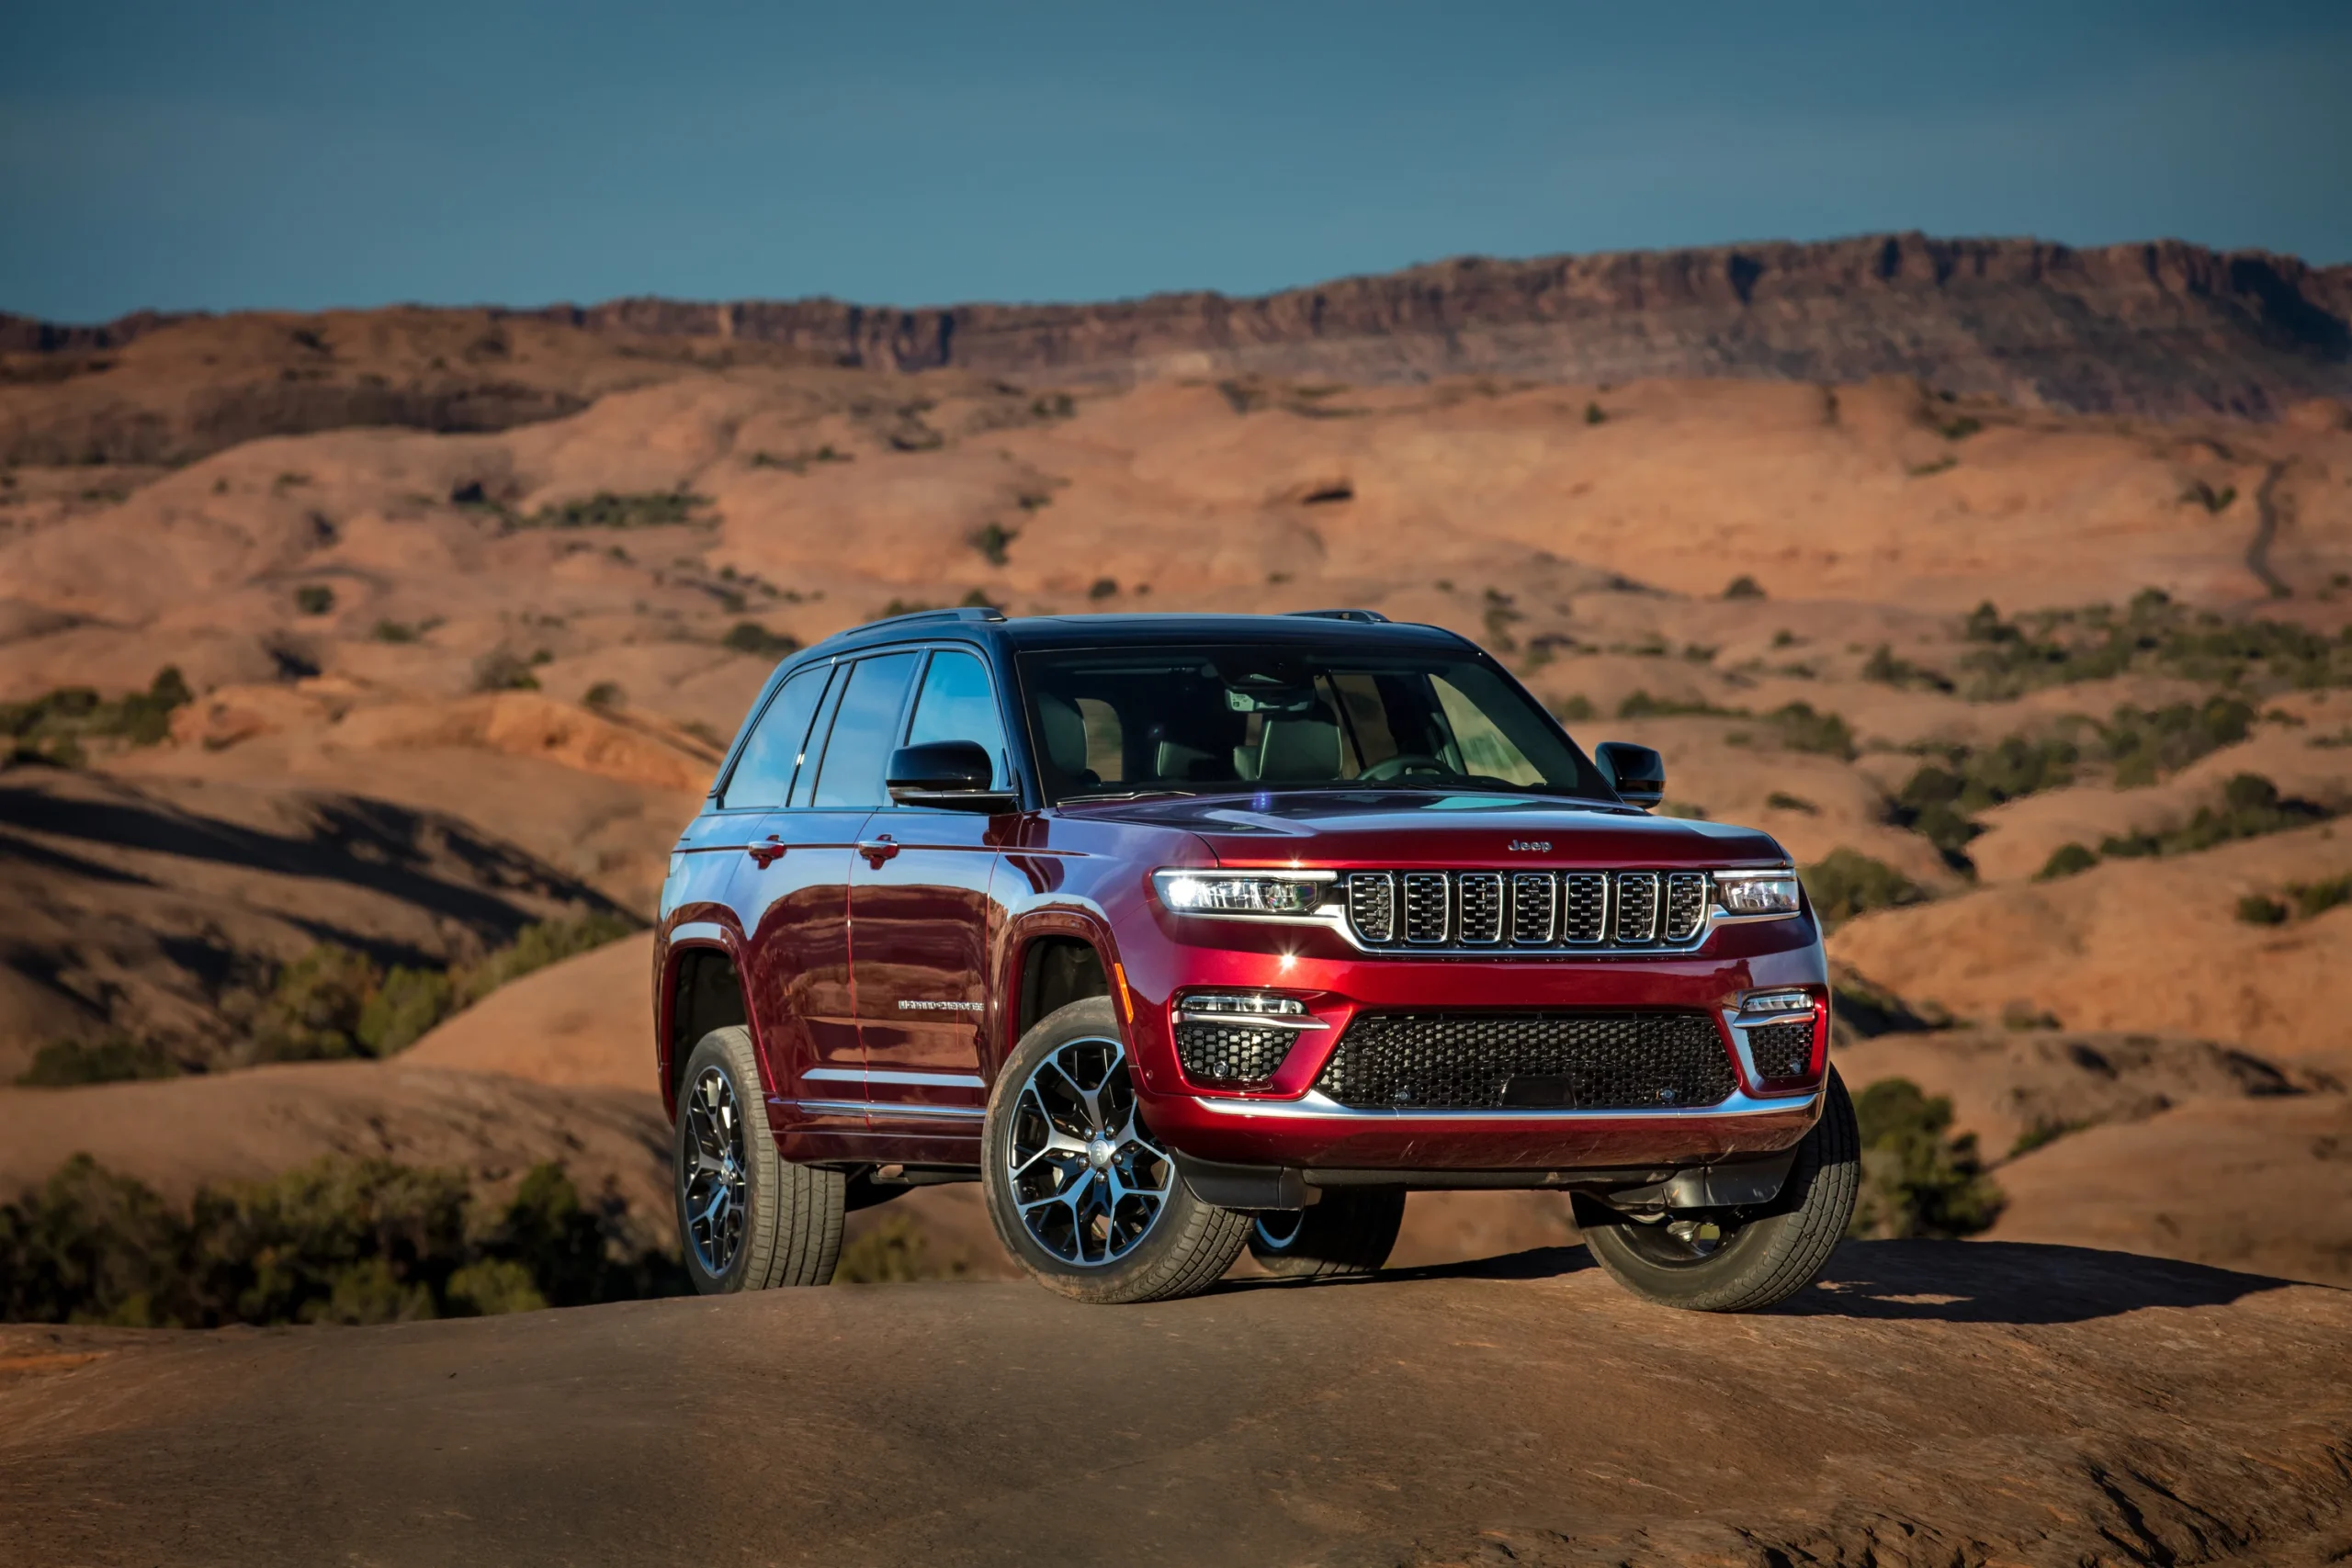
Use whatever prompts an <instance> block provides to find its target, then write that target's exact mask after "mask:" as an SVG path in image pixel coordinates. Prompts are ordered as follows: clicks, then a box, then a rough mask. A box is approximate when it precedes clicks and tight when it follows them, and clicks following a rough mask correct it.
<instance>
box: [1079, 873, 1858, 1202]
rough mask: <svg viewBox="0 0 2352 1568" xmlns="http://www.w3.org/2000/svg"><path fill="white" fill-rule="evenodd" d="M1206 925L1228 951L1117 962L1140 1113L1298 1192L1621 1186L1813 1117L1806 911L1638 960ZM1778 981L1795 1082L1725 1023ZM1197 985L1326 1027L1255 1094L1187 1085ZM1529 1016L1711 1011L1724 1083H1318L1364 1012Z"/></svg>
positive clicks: (1309, 1034) (1814, 951)
mask: <svg viewBox="0 0 2352 1568" xmlns="http://www.w3.org/2000/svg"><path fill="white" fill-rule="evenodd" d="M1216 937H1217V938H1218V939H1219V941H1220V942H1221V943H1224V942H1231V943H1233V945H1219V946H1217V947H1214V948H1212V947H1204V946H1195V945H1191V944H1190V943H1175V942H1170V943H1165V944H1162V943H1150V944H1148V951H1146V952H1144V953H1136V952H1135V950H1134V949H1133V948H1132V947H1130V949H1129V956H1128V959H1127V980H1126V983H1127V988H1128V1005H1129V1007H1130V1009H1131V1016H1130V1020H1129V1021H1130V1026H1131V1031H1132V1043H1133V1045H1134V1047H1135V1050H1134V1055H1135V1059H1136V1065H1137V1066H1138V1068H1139V1073H1138V1078H1139V1081H1138V1083H1137V1086H1136V1087H1137V1093H1138V1097H1139V1099H1140V1101H1141V1109H1142V1111H1143V1115H1144V1118H1145V1120H1146V1121H1147V1122H1148V1124H1149V1125H1150V1127H1151V1129H1152V1131H1153V1133H1154V1134H1156V1135H1158V1136H1159V1138H1160V1139H1161V1140H1162V1141H1163V1142H1164V1143H1165V1144H1166V1145H1168V1146H1169V1147H1170V1149H1172V1150H1174V1151H1175V1152H1177V1153H1178V1154H1179V1155H1181V1156H1189V1157H1190V1158H1191V1159H1193V1160H1194V1161H1205V1162H1213V1163H1216V1164H1222V1165H1230V1166H1236V1167H1258V1168H1279V1169H1287V1170H1295V1171H1297V1172H1300V1173H1301V1174H1302V1178H1303V1179H1304V1180H1305V1181H1306V1182H1307V1183H1308V1184H1310V1185H1337V1184H1340V1183H1342V1182H1351V1181H1363V1180H1369V1179H1381V1178H1382V1177H1383V1176H1384V1175H1385V1176H1386V1177H1390V1178H1393V1179H1396V1180H1397V1181H1398V1182H1399V1183H1400V1184H1404V1185H1429V1186H1464V1185H1493V1186H1527V1185H1577V1184H1580V1183H1581V1182H1582V1181H1583V1179H1584V1178H1585V1177H1586V1176H1587V1175H1589V1173H1592V1172H1596V1171H1615V1172H1622V1173H1629V1175H1628V1179H1631V1174H1630V1173H1641V1172H1647V1171H1656V1170H1670V1169H1687V1168H1693V1167H1699V1166H1706V1165H1710V1164H1713V1163H1715V1162H1719V1161H1724V1160H1738V1159H1740V1158H1742V1157H1747V1156H1763V1155H1770V1154H1775V1153H1778V1152H1780V1151H1782V1150H1786V1149H1789V1148H1791V1147H1792V1146H1794V1145H1796V1144H1797V1143H1799V1142H1800V1141H1802V1140H1803V1139H1804V1135H1805V1134H1807V1133H1808V1132H1810V1131H1811V1130H1812V1128H1813V1125H1814V1123H1815V1121H1816V1120H1818V1118H1819V1116H1820V1113H1821V1100H1822V1088H1823V1084H1824V1082H1825V1081H1826V1077H1827V1072H1828V1065H1827V1018H1826V995H1827V979H1828V976H1827V965H1826V958H1825V956H1824V954H1823V952H1822V948H1821V942H1820V933H1819V930H1818V928H1817V927H1816V926H1815V922H1814V920H1813V919H1812V917H1811V916H1810V915H1809V914H1807V915H1804V916H1800V917H1797V918H1794V919H1788V920H1781V921H1773V922H1768V923H1761V924H1755V925H1741V926H1733V927H1729V928H1726V929H1724V930H1720V931H1716V932H1715V933H1713V936H1712V937H1711V939H1710V940H1709V941H1708V942H1707V943H1706V944H1705V945H1704V947H1703V948H1702V950H1701V951H1699V952H1696V953H1688V954H1679V955H1672V956H1665V955H1661V956H1657V957H1638V958H1637V957H1627V956H1614V957H1610V958H1606V959H1598V958H1595V959H1577V958H1573V957H1556V958H1555V957H1545V958H1542V959H1529V958H1518V957H1514V958H1498V959H1492V960H1487V959H1479V960H1469V959H1447V960H1437V961H1417V960H1414V959H1411V958H1406V957H1385V956H1384V957H1376V958H1374V957H1364V956H1362V955H1358V954H1353V953H1331V952H1329V950H1321V951H1318V949H1320V948H1321V944H1320V943H1318V942H1313V941H1308V942H1299V941H1298V939H1297V938H1296V937H1295V935H1290V936H1284V935H1281V934H1277V933H1276V932H1274V931H1264V932H1261V931H1257V930H1250V931H1247V932H1246V933H1245V932H1244V931H1236V930H1235V928H1234V926H1233V925H1232V924H1230V923H1227V924H1225V925H1224V926H1223V927H1222V929H1220V930H1218V931H1216ZM1237 939H1238V940H1237ZM1775 988H1789V989H1803V990H1805V991H1807V992H1809V993H1811V994H1813V995H1815V996H1816V997H1818V998H1822V1003H1821V1008H1820V1010H1819V1011H1818V1012H1817V1014H1816V1021H1815V1027H1816V1031H1817V1033H1816V1044H1815V1050H1814V1052H1813V1055H1812V1059H1811V1063H1810V1065H1809V1066H1808V1069H1807V1071H1806V1072H1805V1074H1804V1076H1803V1077H1800V1078H1797V1079H1781V1080H1764V1079H1760V1078H1759V1077H1758V1073H1757V1069H1756V1065H1755V1063H1754V1061H1753V1059H1752V1057H1751V1055H1750V1053H1749V1052H1748V1051H1747V1049H1746V1048H1745V1035H1744V1032H1743V1031H1742V1030H1741V1029H1740V1028H1739V1027H1737V1021H1736V1013H1737V1010H1738V1007H1739V1002H1740V998H1743V997H1744V996H1747V995H1749V994H1751V993H1754V992H1758V991H1763V990H1770V989H1775ZM1203 990H1236V991H1238V990H1262V991H1272V992H1275V993H1278V994H1282V995H1285V996H1291V997H1296V998H1299V999H1300V1000H1301V1001H1302V1002H1304V1004H1305V1005H1306V1009H1307V1010H1308V1014H1309V1016H1310V1017H1311V1019H1312V1021H1314V1022H1315V1023H1318V1024H1321V1025H1324V1027H1322V1028H1312V1029H1306V1030H1302V1031H1300V1032H1299V1034H1298V1038H1297V1042H1296V1043H1295V1044H1294V1045H1293V1046H1292V1048H1291V1050H1290V1052H1289V1055H1287V1056H1286V1057H1285V1058H1284V1060H1283V1064H1282V1066H1281V1067H1280V1069H1279V1070H1278V1071H1276V1072H1275V1073H1274V1074H1273V1076H1272V1078H1271V1080H1269V1081H1268V1082H1266V1083H1265V1084H1264V1085H1262V1086H1261V1087H1257V1088H1250V1089H1239V1088H1236V1087H1234V1086H1231V1085H1217V1084H1213V1083H1201V1082H1195V1081H1193V1079H1192V1078H1190V1077H1188V1075H1187V1074H1186V1072H1185V1070H1184V1067H1183V1065H1182V1060H1181V1058H1180V1056H1179V1054H1178V1051H1177V1048H1176V1043H1175V1036H1174V1021H1173V1014H1174V1012H1175V1010H1176V1003H1177V1002H1178V1000H1179V999H1180V998H1183V997H1187V996H1190V995H1193V994H1194V993H1197V992H1200V991H1203ZM1529 1010H1555V1011H1566V1010H1575V1011H1689V1012H1698V1013H1703V1014H1707V1015H1709V1016H1711V1017H1713V1018H1714V1019H1715V1020H1717V1021H1718V1025H1719V1028H1720V1030H1721V1034H1722V1039H1723V1043H1724V1051H1725V1053H1726V1055H1728V1057H1729V1058H1730V1060H1731V1063H1732V1066H1733V1068H1734V1073H1735V1077H1736V1088H1735V1089H1734V1091H1733V1092H1732V1094H1731V1095H1730V1096H1729V1097H1728V1098H1726V1099H1724V1100H1721V1101H1719V1102H1717V1103H1713V1104H1709V1105H1694V1106H1688V1107H1680V1108H1649V1109H1642V1110H1632V1111H1625V1110H1535V1109H1521V1108H1511V1109H1503V1110H1448V1109H1419V1108H1415V1109H1393V1108H1385V1107H1381V1108H1362V1107H1351V1106H1348V1105H1343V1104H1340V1103H1339V1102H1338V1101H1336V1100H1332V1099H1330V1098H1329V1096H1328V1095H1326V1094H1324V1093H1322V1092H1320V1091H1318V1090H1317V1088H1316V1080H1317V1077H1318V1076H1319V1075H1320V1074H1321V1072H1322V1070H1323V1067H1324V1066H1325V1065H1326V1064H1327V1063H1328V1062H1329V1058H1330V1056H1331V1054H1332V1052H1333V1051H1334V1049H1335V1048H1336V1047H1337V1045H1338V1043H1339V1042H1340V1040H1341V1038H1342V1037H1343V1036H1344V1035H1345V1034H1346V1032H1347V1028H1348V1025H1349V1023H1350V1022H1351V1021H1352V1020H1353V1019H1354V1018H1355V1016H1356V1015H1357V1014H1358V1013H1360V1012H1369V1011H1383V1012H1396V1011H1430V1012H1441V1011H1442V1012H1454V1013H1461V1012H1482V1011H1483V1012H1509V1011H1529ZM1547 1174H1556V1175H1557V1177H1558V1179H1557V1180H1556V1181H1555V1180H1549V1179H1546V1178H1547ZM1416 1177H1419V1178H1421V1179H1420V1180H1419V1181H1416V1180H1415V1178H1416Z"/></svg>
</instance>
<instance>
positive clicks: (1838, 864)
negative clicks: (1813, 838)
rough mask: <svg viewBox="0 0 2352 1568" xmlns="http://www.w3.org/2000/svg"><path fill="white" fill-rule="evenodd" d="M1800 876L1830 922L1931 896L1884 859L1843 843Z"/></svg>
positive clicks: (1806, 895)
mask: <svg viewBox="0 0 2352 1568" xmlns="http://www.w3.org/2000/svg"><path fill="white" fill-rule="evenodd" d="M1797 876H1798V878H1799V880H1801V881H1802V882H1803V883H1804V891H1805V897H1808V898H1810V899H1812V900H1813V907H1814V909H1815V912H1816V913H1818V914H1819V915H1820V916H1821V918H1822V919H1825V920H1827V921H1829V922H1830V923H1831V924H1836V923H1838V922H1839V921H1843V920H1850V919H1853V918H1854V917H1855V916H1857V915H1865V914H1868V913H1869V912H1870V911H1871V910H1872V909H1891V908H1897V907H1899V906H1901V905H1905V904H1916V903H1918V902H1919V901H1920V900H1922V899H1924V898H1926V897H1928V894H1927V890H1926V889H1925V888H1923V887H1921V886H1918V885H1917V883H1915V882H1913V881H1912V880H1911V879H1910V878H1909V877H1907V876H1905V875H1904V874H1902V873H1901V872H1899V871H1897V870H1895V869H1894V867H1893V866H1891V865H1888V864H1887V863H1885V862H1883V861H1877V860H1872V859H1871V857H1870V856H1868V855H1866V854H1863V853H1862V852H1860V851H1859V850H1849V849H1845V848H1842V847H1841V848H1838V849H1835V850H1832V851H1830V852H1829V853H1827V854H1826V855H1825V856H1823V857H1822V858H1821V860H1820V861H1819V862H1818V863H1815V864H1813V865H1809V866H1805V867H1804V868H1803V869H1801V870H1800V871H1799V872H1798V873H1797Z"/></svg>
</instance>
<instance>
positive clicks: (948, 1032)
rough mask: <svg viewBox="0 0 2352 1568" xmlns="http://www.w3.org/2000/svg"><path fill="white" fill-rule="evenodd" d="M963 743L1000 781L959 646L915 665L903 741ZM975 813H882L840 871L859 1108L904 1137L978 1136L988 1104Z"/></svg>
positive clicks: (983, 701) (997, 709) (999, 754)
mask: <svg viewBox="0 0 2352 1568" xmlns="http://www.w3.org/2000/svg"><path fill="white" fill-rule="evenodd" d="M936 740H970V741H974V742H976V743H978V745H980V746H981V747H983V748H985V749H986V750H987V751H988V753H989V756H990V757H991V758H993V759H995V761H996V773H995V776H994V780H993V783H994V784H995V787H997V788H1000V789H1001V788H1004V787H1006V786H1007V784H1008V781H1009V780H1010V778H1011V773H1010V768H1011V763H1010V761H1009V759H1008V758H1007V756H1006V751H1005V730H1004V718H1003V714H1002V710H1001V706H1000V705H999V703H998V699H997V694H996V692H995V690H994V687H993V684H992V682H990V680H989V671H988V667H987V665H986V664H984V663H983V662H982V661H981V660H980V659H979V657H978V655H977V654H975V653H972V652H970V651H968V650H967V649H934V650H933V652H932V653H931V654H930V655H929V657H928V660H927V663H926V665H925V668H924V671H923V673H922V679H921V681H920V682H919V684H918V686H917V689H916V694H915V700H914V703H913V705H912V707H911V709H910V713H909V716H908V720H907V728H906V733H905V735H904V737H903V739H901V740H900V742H899V743H900V744H903V745H909V746H913V745H921V744H923V743H926V742H930V741H936ZM1004 820H1006V818H989V817H988V816H985V815H983V814H980V813H978V812H971V811H945V810H940V809H937V808H934V807H912V806H888V805H886V806H885V807H882V808H881V809H879V810H877V811H876V812H875V813H874V815H873V816H872V817H870V818H867V819H866V823H865V835H864V837H865V850H863V851H862V852H860V854H859V856H858V860H857V863H856V864H855V865H854V866H853V867H852V868H851V871H850V949H851V954H852V964H853V968H854V971H855V974H856V979H857V1016H858V1029H859V1032H860V1034H861V1036H862V1037H863V1038H864V1040H865V1069H866V1071H865V1081H866V1100H867V1112H868V1114H869V1116H870V1117H871V1118H872V1119H873V1122H874V1124H875V1125H876V1127H877V1128H879V1127H880V1126H882V1125H883V1123H884V1122H895V1123H898V1124H899V1126H898V1128H897V1129H895V1130H901V1131H905V1132H908V1133H916V1134H922V1133H929V1134H950V1135H954V1134H970V1135H977V1134H978V1130H979V1118H980V1115H981V1111H982V1109H983V1107H984V1106H985V1104H986V1101H987V1086H986V1084H985V1083H984V1082H983V1081H982V1079H981V1077H980V1060H981V1057H980V1043H981V1041H982V1040H983V1039H984V1038H985V1031H986V1029H987V1027H988V1024H989V1007H990V1006H991V999H990V998H989V989H988V974H989V947H990V943H991V941H992V939H993V937H994V935H995V931H994V919H995V917H994V906H993V904H992V903H991V901H990V900H989V874H990V873H991V872H992V871H994V869H995V867H996V862H997V855H998V849H997V844H996V841H995V839H994V837H993V836H992V833H991V825H992V823H1001V822H1003V821H1004Z"/></svg>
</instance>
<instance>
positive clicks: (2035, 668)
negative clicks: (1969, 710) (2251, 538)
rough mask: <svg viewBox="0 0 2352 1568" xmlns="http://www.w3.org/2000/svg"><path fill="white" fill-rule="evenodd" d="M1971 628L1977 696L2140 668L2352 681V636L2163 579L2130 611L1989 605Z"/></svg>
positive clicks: (2297, 683)
mask: <svg viewBox="0 0 2352 1568" xmlns="http://www.w3.org/2000/svg"><path fill="white" fill-rule="evenodd" d="M2347 630H2352V628H2347ZM1962 633H1963V635H1964V636H1965V637H1967V639H1968V640H1969V641H1971V642H1974V643H1979V644H1982V645H1984V646H1983V647H1981V648H1980V649H1978V650H1977V651H1976V652H1974V653H1972V654H1970V655H1969V656H1968V657H1967V659H1966V660H1963V663H1964V664H1965V665H1966V666H1967V668H1969V669H1970V670H1971V671H1973V672H1974V674H1975V680H1974V681H1973V682H1972V683H1971V686H1970V689H1969V691H1968V695H1970V696H1972V697H1976V698H2000V697H2014V696H2018V695H2021V694H2024V693H2026V692H2029V691H2034V690H2038V689H2040V688H2041V687H2044V686H2052V685H2061V684H2065V683H2068V682H2078V681H2100V680H2106V679H2109V677H2112V676H2116V675H2120V674H2123V673H2125V672H2127V671H2154V672H2156V673H2160V674H2166V675H2175V676H2178V677H2181V678H2183V679H2185V680H2191V681H2205V682H2214V683H2216V684H2222V685H2251V686H2254V687H2256V688H2259V689H2266V690H2267V689H2282V688H2296V689H2317V688H2320V687H2324V686H2342V685H2347V684H2352V635H2345V634H2339V635H2338V636H2337V637H2335V639H2334V640H2332V641H2331V640H2330V639H2329V638H2328V637H2325V636H2324V635H2322V634H2321V633H2318V632H2315V631H2312V630H2311V629H2309V628H2308V627H2304V626H2294V625H2291V624H2289V623H2286V622H2279V621H2263V620H2243V621H2233V620H2228V619H2225V618H2224V617H2222V616H2221V615H2213V614H2211V613H2210V612H2191V611H2189V610H2188V609H2186V608H2184V607H2182V606H2181V605H2178V604H2174V603H2173V602H2172V599H2171V597H2170V596H2169V595H2167V594H2165V592H2163V591H2161V590H2159V589H2154V588H2150V589H2143V591H2142V592H2139V593H2137V594H2135V595H2133V596H2132V599H2131V604H2129V605H2127V606H2126V607H2125V608H2124V609H2123V610H2122V611H2121V612H2120V613H2119V612H2117V611H2116V610H2115V609H2114V608H2113V607H2112V606H2111V605H2107V604H2091V605H2086V606H2084V607H2083V608H2080V609H2074V610H2048V611H2042V612H2040V613H2038V614H2036V615H2028V616H2023V617H2021V618H2020V619H2019V620H2018V622H2015V623H2012V622H2008V621H2004V620H2003V619H2002V618H2001V615H2000V612H1999V611H1997V610H1996V609H1995V608H1994V607H1993V606H1992V605H1991V604H1980V605H1978V606H1977V607H1976V609H1975V610H1974V611H1973V612H1972V613H1971V614H1970V615H1969V616H1968V618H1967V620H1966V622H1965V623H1964V624H1963V626H1962Z"/></svg>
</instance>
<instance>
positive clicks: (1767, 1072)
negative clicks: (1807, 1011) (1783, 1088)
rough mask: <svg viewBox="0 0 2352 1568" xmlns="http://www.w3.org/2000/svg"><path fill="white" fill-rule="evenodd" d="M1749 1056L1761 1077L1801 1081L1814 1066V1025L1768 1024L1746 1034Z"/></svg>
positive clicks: (1806, 1022)
mask: <svg viewBox="0 0 2352 1568" xmlns="http://www.w3.org/2000/svg"><path fill="white" fill-rule="evenodd" d="M1747 1055H1748V1057H1749V1059H1750V1060H1752V1061H1754V1062H1755V1064H1756V1071H1757V1074H1758V1077H1768V1078H1801V1077H1804V1074H1805V1069H1806V1068H1807V1067H1810V1066H1813V1021H1812V1020H1811V1019H1800V1020H1798V1021H1796V1022H1794V1023H1768V1024H1765V1025H1763V1026H1762V1027H1761V1028H1758V1029H1751V1030H1749V1031H1748V1032H1747Z"/></svg>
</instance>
